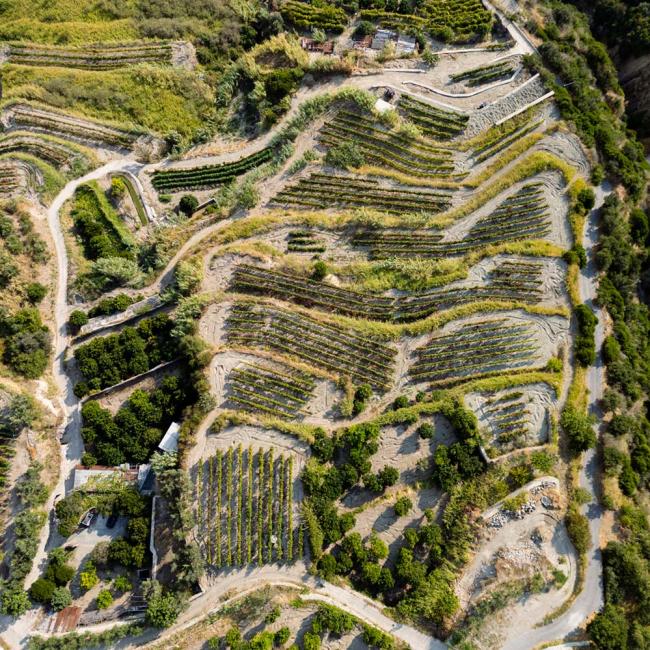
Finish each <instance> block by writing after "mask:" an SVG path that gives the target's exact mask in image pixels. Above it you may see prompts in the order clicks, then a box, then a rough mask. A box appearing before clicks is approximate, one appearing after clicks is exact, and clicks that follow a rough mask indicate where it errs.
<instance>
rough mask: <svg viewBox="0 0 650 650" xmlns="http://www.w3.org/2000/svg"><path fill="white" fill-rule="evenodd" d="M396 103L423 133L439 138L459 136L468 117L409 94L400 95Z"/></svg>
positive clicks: (447, 138)
mask: <svg viewBox="0 0 650 650" xmlns="http://www.w3.org/2000/svg"><path fill="white" fill-rule="evenodd" d="M397 105H398V107H399V109H400V111H401V112H402V114H403V115H404V116H405V117H406V118H407V119H408V120H410V121H411V122H413V123H414V124H416V125H417V126H418V127H420V129H421V130H422V132H423V133H425V134H426V135H428V136H430V137H432V138H437V139H440V140H449V139H450V138H455V137H456V136H459V135H460V134H461V133H462V132H463V131H464V130H465V126H466V125H467V121H468V119H469V116H468V115H463V114H461V113H454V112H452V111H447V110H443V109H441V108H437V107H435V106H432V105H431V104H426V103H425V102H421V101H419V100H417V99H414V98H413V97H411V96H410V95H402V96H401V97H400V98H399V100H398V103H397Z"/></svg>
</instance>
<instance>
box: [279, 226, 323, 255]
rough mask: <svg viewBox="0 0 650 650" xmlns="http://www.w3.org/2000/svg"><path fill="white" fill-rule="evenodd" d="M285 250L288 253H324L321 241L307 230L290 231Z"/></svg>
mask: <svg viewBox="0 0 650 650" xmlns="http://www.w3.org/2000/svg"><path fill="white" fill-rule="evenodd" d="M287 240H288V242H287V250H288V251H289V252H290V253H324V252H325V243H324V242H323V240H322V239H321V238H320V237H318V236H316V235H315V234H314V233H312V232H309V231H308V230H292V231H290V232H289V234H288V236H287Z"/></svg>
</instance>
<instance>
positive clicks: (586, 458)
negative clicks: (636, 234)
mask: <svg viewBox="0 0 650 650" xmlns="http://www.w3.org/2000/svg"><path fill="white" fill-rule="evenodd" d="M611 189H612V188H611V186H610V185H609V183H608V182H607V181H606V182H604V183H603V184H602V185H600V186H599V187H597V188H595V194H596V204H595V206H594V209H593V210H592V211H591V212H590V214H589V217H588V218H587V220H586V223H585V233H584V237H583V244H584V247H585V249H586V251H587V266H586V267H585V268H584V269H583V270H582V272H581V274H580V280H579V282H580V295H581V297H582V300H583V301H584V303H585V304H586V305H587V306H588V307H590V308H591V309H593V311H594V313H595V314H596V316H597V317H598V325H597V326H596V333H595V340H596V351H597V358H596V363H595V364H594V365H593V366H590V367H589V369H588V372H587V389H588V391H589V403H588V409H589V413H590V414H591V415H593V416H595V418H596V424H595V425H594V430H595V431H596V433H597V434H598V436H599V439H600V436H601V435H602V429H603V424H602V413H601V411H600V407H599V400H600V398H601V397H602V394H603V387H604V379H605V369H604V365H603V360H602V357H601V354H600V349H601V347H602V344H603V339H604V336H605V316H604V313H603V310H602V309H601V308H600V307H598V305H597V304H596V293H597V290H598V269H597V267H596V260H595V248H596V245H597V243H598V219H599V213H600V208H601V207H602V205H603V201H604V200H605V197H606V196H607V195H608V194H609V193H610V192H611ZM599 471H600V469H599V465H598V457H597V452H596V450H595V449H590V450H589V451H586V452H585V453H584V454H583V457H582V468H581V470H580V475H579V483H580V487H582V488H584V489H586V490H588V491H589V493H590V494H591V501H590V502H589V503H587V504H586V505H585V506H583V512H584V514H585V515H586V516H587V518H588V520H589V531H590V533H591V549H590V550H589V552H588V555H587V566H586V570H585V580H584V585H583V587H582V591H581V592H580V593H579V594H578V596H577V597H576V599H575V600H574V601H573V604H572V605H571V607H570V608H569V610H568V611H567V612H565V613H564V614H563V615H562V616H560V617H559V618H557V619H556V620H555V621H553V622H552V623H549V624H548V625H544V626H543V627H539V628H534V629H531V630H528V631H527V632H526V631H522V630H517V631H513V633H512V635H511V636H510V637H509V639H508V641H507V642H506V643H505V644H504V646H503V650H521V649H522V648H534V647H536V646H538V645H541V644H544V643H549V642H551V641H554V640H556V639H563V638H565V637H566V636H567V635H568V634H570V633H571V632H573V631H575V630H576V628H578V627H579V626H580V625H582V624H583V623H584V622H585V620H587V619H588V618H590V617H591V616H592V615H593V614H595V613H596V612H598V611H599V610H600V609H601V608H602V606H603V565H602V554H601V550H600V528H601V524H602V516H603V508H602V507H601V505H600V504H599V503H598V495H599V488H598V480H599ZM515 632H517V635H516V637H515Z"/></svg>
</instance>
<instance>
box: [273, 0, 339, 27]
mask: <svg viewBox="0 0 650 650" xmlns="http://www.w3.org/2000/svg"><path fill="white" fill-rule="evenodd" d="M280 11H281V13H282V17H283V18H284V19H285V20H286V21H287V22H288V23H290V24H292V25H294V26H295V27H299V28H300V29H312V28H318V29H323V30H325V31H328V32H336V33H340V32H342V31H343V30H344V29H345V27H346V26H347V24H348V17H347V15H346V13H345V11H343V9H341V8H340V7H336V6H335V5H331V4H327V3H326V2H322V1H321V2H318V3H315V4H310V3H306V2H299V1H298V0H288V1H287V2H284V3H283V4H282V6H281V7H280Z"/></svg>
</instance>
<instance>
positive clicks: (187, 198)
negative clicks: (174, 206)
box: [178, 194, 199, 217]
mask: <svg viewBox="0 0 650 650" xmlns="http://www.w3.org/2000/svg"><path fill="white" fill-rule="evenodd" d="M198 207H199V200H198V199H197V198H196V197H195V196H194V194H185V195H183V196H182V197H181V200H180V201H179V202H178V209H179V210H180V211H181V212H182V213H183V214H184V215H185V216H186V217H191V216H192V215H193V214H194V213H195V212H196V208H198Z"/></svg>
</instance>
